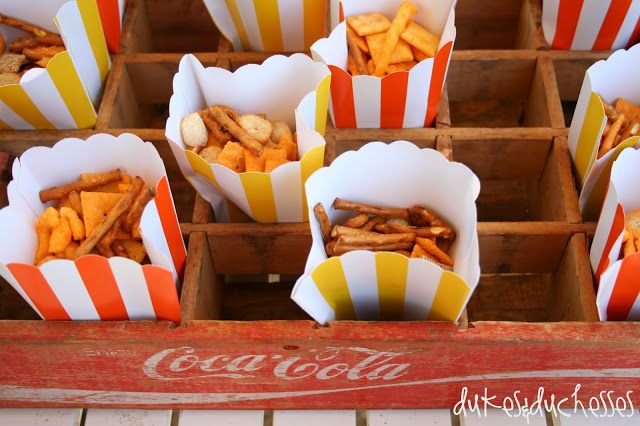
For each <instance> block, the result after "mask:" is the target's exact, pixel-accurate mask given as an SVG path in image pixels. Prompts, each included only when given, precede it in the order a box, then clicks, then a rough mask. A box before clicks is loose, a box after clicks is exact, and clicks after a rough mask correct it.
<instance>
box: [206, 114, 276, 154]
mask: <svg viewBox="0 0 640 426" xmlns="http://www.w3.org/2000/svg"><path fill="white" fill-rule="evenodd" d="M210 111H211V114H213V118H215V119H216V120H218V122H219V123H220V124H222V126H223V127H224V128H225V129H227V131H228V132H229V133H231V134H232V135H233V136H234V137H235V138H236V139H238V142H240V143H241V144H242V145H244V147H245V148H247V149H248V150H249V151H251V152H252V153H253V154H255V155H257V156H260V155H262V151H263V149H264V147H263V146H262V144H261V143H260V142H258V141H257V140H255V139H254V138H253V137H251V136H250V135H249V133H247V131H246V130H244V129H243V128H242V127H240V126H239V125H238V124H237V123H236V122H235V121H233V120H232V119H231V118H229V116H228V115H227V114H226V113H225V112H224V111H223V110H222V109H221V108H220V107H219V106H217V105H216V106H213V107H211V109H210Z"/></svg>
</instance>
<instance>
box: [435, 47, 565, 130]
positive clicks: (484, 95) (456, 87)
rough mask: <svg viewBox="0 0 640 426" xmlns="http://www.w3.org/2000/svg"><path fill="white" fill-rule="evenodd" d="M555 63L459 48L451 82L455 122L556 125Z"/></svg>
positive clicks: (457, 124) (516, 54)
mask: <svg viewBox="0 0 640 426" xmlns="http://www.w3.org/2000/svg"><path fill="white" fill-rule="evenodd" d="M554 85H555V81H554V77H553V67H552V65H551V63H550V60H549V59H548V58H544V57H538V58H537V59H536V57H535V56H531V55H530V54H528V53H525V52H520V51H515V52H504V51H499V52H456V53H455V54H454V58H453V60H452V61H451V64H450V66H449V71H448V74H447V87H448V91H449V108H450V111H451V125H452V126H453V127H556V126H557V125H559V123H556V121H557V120H556V119H555V117H554V114H555V113H554V111H553V108H554V102H555V101H556V97H557V95H556V92H555V88H554Z"/></svg>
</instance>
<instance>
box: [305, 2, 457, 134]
mask: <svg viewBox="0 0 640 426" xmlns="http://www.w3.org/2000/svg"><path fill="white" fill-rule="evenodd" d="M341 3H342V8H343V11H344V16H345V17H348V16H352V15H358V14H360V13H367V12H380V13H382V14H383V15H385V16H387V17H388V18H389V19H393V17H394V16H395V14H396V10H397V9H398V6H399V5H400V3H401V0H371V1H366V2H364V1H359V0H342V1H341ZM414 3H415V4H416V5H417V6H418V9H419V12H418V14H417V15H415V16H414V17H413V19H414V20H415V21H416V22H418V23H419V24H421V25H422V26H424V27H425V28H426V29H428V30H429V31H431V32H432V33H434V34H437V35H438V36H440V45H439V46H438V52H437V53H436V56H435V57H433V58H429V59H425V60H423V61H422V62H420V63H418V64H417V65H416V66H414V67H413V68H412V69H411V71H399V72H394V73H391V74H389V75H387V76H385V77H384V78H378V77H374V76H369V75H359V76H356V77H352V76H351V74H349V73H348V72H347V71H346V69H347V37H346V31H347V30H346V22H342V23H340V24H339V25H337V26H336V27H335V28H334V29H333V31H331V34H330V35H329V37H328V38H323V39H321V40H318V41H317V42H315V43H314V44H313V46H311V54H312V56H313V58H314V59H315V60H316V61H319V62H323V63H325V64H327V65H328V66H329V69H330V70H331V100H330V102H329V111H330V113H331V120H332V121H333V125H334V126H335V127H336V128H373V129H378V128H415V127H430V126H432V125H433V122H434V120H435V118H436V113H437V111H438V104H439V103H440V95H441V94H442V88H443V87H444V81H445V78H446V75H447V70H448V68H449V62H450V60H451V52H452V50H453V43H454V41H455V38H456V27H455V10H454V6H455V3H456V2H455V0H445V1H433V0H414ZM332 9H333V7H332Z"/></svg>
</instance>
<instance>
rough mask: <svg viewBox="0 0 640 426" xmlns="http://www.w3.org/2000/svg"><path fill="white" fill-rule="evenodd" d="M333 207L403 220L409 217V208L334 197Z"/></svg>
mask: <svg viewBox="0 0 640 426" xmlns="http://www.w3.org/2000/svg"><path fill="white" fill-rule="evenodd" d="M333 208H334V209H338V210H349V211H353V212H356V213H364V214H369V215H375V216H382V217H386V218H396V217H397V218H400V219H404V220H408V219H409V210H407V209H396V208H392V207H376V206H372V205H369V204H364V203H357V202H355V201H348V200H343V199H340V198H336V199H335V201H334V202H333Z"/></svg>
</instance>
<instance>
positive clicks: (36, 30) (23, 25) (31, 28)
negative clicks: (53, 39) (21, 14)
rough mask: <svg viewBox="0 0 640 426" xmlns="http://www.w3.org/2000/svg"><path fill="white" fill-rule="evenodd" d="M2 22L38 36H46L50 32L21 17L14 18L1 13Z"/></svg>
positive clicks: (0, 21) (0, 22) (0, 20)
mask: <svg viewBox="0 0 640 426" xmlns="http://www.w3.org/2000/svg"><path fill="white" fill-rule="evenodd" d="M0 24H4V25H8V26H10V27H14V28H18V29H20V30H22V31H25V32H27V33H31V34H33V35H36V36H38V37H44V36H45V35H47V34H50V33H49V31H46V30H44V29H42V28H40V27H38V26H36V25H33V24H30V23H28V22H25V21H22V20H20V19H16V18H12V17H10V16H7V15H3V14H1V13H0Z"/></svg>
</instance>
